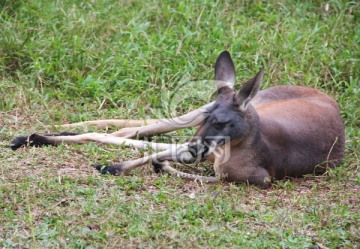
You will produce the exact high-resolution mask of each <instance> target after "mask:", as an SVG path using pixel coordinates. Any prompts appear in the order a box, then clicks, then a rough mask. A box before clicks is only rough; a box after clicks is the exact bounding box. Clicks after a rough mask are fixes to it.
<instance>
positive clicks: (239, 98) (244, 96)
mask: <svg viewBox="0 0 360 249" xmlns="http://www.w3.org/2000/svg"><path fill="white" fill-rule="evenodd" d="M263 77H264V69H263V68H262V69H260V71H259V72H258V73H257V75H256V76H255V77H254V78H253V79H251V80H249V81H248V82H246V83H245V85H244V86H243V87H242V88H241V89H240V90H239V91H238V92H237V93H236V94H235V95H234V102H235V104H236V105H237V106H238V107H239V109H240V110H242V111H245V110H246V109H247V108H248V106H249V102H250V100H251V99H252V98H254V97H255V95H256V94H257V93H258V91H259V89H260V85H261V82H262V79H263Z"/></svg>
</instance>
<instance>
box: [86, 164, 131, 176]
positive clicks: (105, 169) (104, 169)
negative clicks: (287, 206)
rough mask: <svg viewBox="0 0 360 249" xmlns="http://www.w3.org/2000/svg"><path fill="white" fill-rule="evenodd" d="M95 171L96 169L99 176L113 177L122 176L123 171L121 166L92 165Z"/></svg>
mask: <svg viewBox="0 0 360 249" xmlns="http://www.w3.org/2000/svg"><path fill="white" fill-rule="evenodd" d="M93 167H94V168H95V169H97V170H98V171H99V172H100V173H101V174H110V175H114V176H118V175H122V174H124V173H125V172H124V169H123V166H122V165H121V164H119V165H112V166H106V165H103V164H96V165H93Z"/></svg>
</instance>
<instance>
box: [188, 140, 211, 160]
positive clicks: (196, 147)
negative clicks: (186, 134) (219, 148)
mask: <svg viewBox="0 0 360 249" xmlns="http://www.w3.org/2000/svg"><path fill="white" fill-rule="evenodd" d="M188 149H189V153H190V154H191V155H192V156H193V157H197V156H198V155H201V156H202V157H203V156H204V155H205V153H206V151H207V147H206V146H205V145H204V144H203V143H201V142H200V141H191V142H189V145H188Z"/></svg>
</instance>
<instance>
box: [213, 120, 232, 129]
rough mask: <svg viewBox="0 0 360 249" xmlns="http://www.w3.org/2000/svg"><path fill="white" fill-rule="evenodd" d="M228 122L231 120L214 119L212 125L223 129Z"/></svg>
mask: <svg viewBox="0 0 360 249" xmlns="http://www.w3.org/2000/svg"><path fill="white" fill-rule="evenodd" d="M227 123H229V122H219V121H217V120H214V121H213V122H212V125H213V127H215V128H216V129H218V130H221V129H224V128H225V126H226V124H227Z"/></svg>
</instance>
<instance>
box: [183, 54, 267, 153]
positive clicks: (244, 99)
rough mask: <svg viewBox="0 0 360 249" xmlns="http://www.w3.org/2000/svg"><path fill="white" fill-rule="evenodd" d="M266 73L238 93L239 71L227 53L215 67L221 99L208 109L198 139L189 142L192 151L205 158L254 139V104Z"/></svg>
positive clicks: (262, 73)
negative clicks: (223, 147) (234, 143)
mask: <svg viewBox="0 0 360 249" xmlns="http://www.w3.org/2000/svg"><path fill="white" fill-rule="evenodd" d="M263 76H264V71H263V70H262V69H261V70H260V72H259V73H258V74H257V75H256V76H255V77H254V78H253V79H251V80H250V81H248V82H247V83H246V84H245V85H244V86H243V87H242V88H241V89H240V90H239V91H237V92H235V91H234V90H233V86H234V84H235V78H236V77H235V68H234V64H233V62H232V59H231V57H230V54H229V52H227V51H223V52H222V53H221V54H220V55H219V57H218V59H217V60H216V64H215V82H216V86H217V89H218V96H217V99H216V101H215V103H214V104H213V105H212V106H211V107H209V108H208V109H207V113H206V116H207V118H206V119H205V120H204V122H203V123H202V125H201V126H200V128H199V129H198V130H197V132H196V134H195V136H194V138H193V139H192V140H191V141H190V142H189V151H190V153H192V154H193V155H194V156H199V155H200V156H202V157H205V156H207V155H208V154H210V153H211V152H212V151H213V150H214V149H215V148H216V147H218V146H221V145H223V144H225V143H227V142H230V141H233V140H237V141H238V142H239V143H241V141H244V140H245V139H246V138H248V137H249V136H251V135H252V134H251V132H252V130H253V126H254V125H255V124H254V117H253V116H254V112H255V111H254V110H253V108H252V107H251V104H250V100H251V99H252V98H253V97H254V96H255V95H256V94H257V92H258V91H259V88H260V84H261V81H262V78H263Z"/></svg>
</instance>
